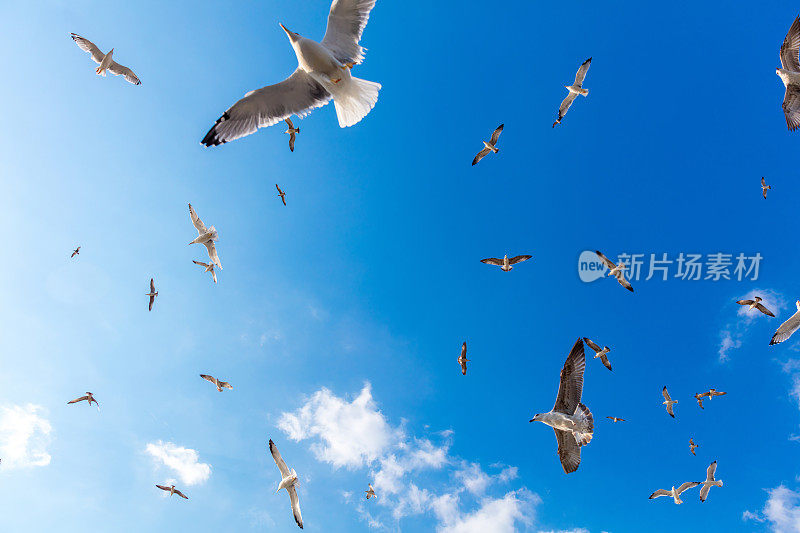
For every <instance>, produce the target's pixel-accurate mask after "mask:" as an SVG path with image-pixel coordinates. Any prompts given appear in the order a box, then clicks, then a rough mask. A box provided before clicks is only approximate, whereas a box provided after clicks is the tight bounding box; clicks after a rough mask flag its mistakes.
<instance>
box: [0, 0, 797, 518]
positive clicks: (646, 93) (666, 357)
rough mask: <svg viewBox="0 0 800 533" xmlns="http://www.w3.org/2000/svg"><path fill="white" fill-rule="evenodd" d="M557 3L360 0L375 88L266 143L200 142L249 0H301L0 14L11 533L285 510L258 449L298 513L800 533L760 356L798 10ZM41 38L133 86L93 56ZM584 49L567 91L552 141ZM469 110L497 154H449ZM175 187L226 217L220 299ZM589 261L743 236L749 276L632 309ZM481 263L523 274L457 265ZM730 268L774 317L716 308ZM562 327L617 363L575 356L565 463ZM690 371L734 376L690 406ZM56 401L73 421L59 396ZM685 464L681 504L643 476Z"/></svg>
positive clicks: (280, 5) (733, 296) (213, 218)
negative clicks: (581, 384)
mask: <svg viewBox="0 0 800 533" xmlns="http://www.w3.org/2000/svg"><path fill="white" fill-rule="evenodd" d="M572 6H573V8H574V9H573V11H572V12H570V13H569V15H567V16H565V15H564V12H563V9H564V7H563V4H561V3H555V2H522V3H512V4H508V5H503V6H499V7H495V8H492V9H487V8H486V5H485V4H484V3H478V2H472V1H467V2H463V3H461V4H460V7H459V9H458V10H453V9H452V5H450V4H447V3H433V4H432V3H407V2H405V3H398V2H386V1H384V0H378V3H377V5H376V7H375V9H374V10H373V12H372V16H371V18H370V22H369V24H368V26H367V28H366V31H365V32H364V37H363V40H362V44H363V45H364V46H365V47H367V48H368V52H367V56H366V61H365V62H364V64H362V65H360V66H358V67H356V69H354V75H356V76H358V77H362V78H365V79H368V80H373V81H378V82H380V83H382V84H383V89H382V91H381V93H380V99H379V101H378V104H377V106H376V107H375V109H374V110H373V111H372V112H371V113H370V114H369V115H368V116H367V117H366V118H365V119H364V120H363V121H362V122H361V123H359V124H358V125H357V126H355V127H353V128H348V129H340V128H339V127H338V125H337V122H336V117H335V113H334V109H333V107H332V106H330V105H329V106H326V107H325V108H322V109H319V110H316V111H314V112H313V113H312V114H311V115H310V116H308V117H307V118H305V119H303V120H302V121H296V123H297V122H299V125H300V127H301V129H302V132H301V134H300V136H299V137H298V139H297V147H296V151H295V152H294V153H290V152H289V151H288V149H287V137H286V136H285V135H283V134H282V132H283V129H284V128H282V127H281V126H280V125H279V126H275V127H272V128H268V129H265V130H262V131H259V132H258V133H257V134H255V135H252V136H249V137H247V138H244V139H241V140H238V141H235V142H232V143H230V144H227V145H225V146H222V147H217V148H213V149H206V148H203V147H201V146H200V144H199V141H200V139H201V138H202V137H203V135H204V134H205V133H206V131H207V130H208V128H209V127H210V126H211V125H212V124H213V122H214V120H215V119H216V118H217V117H218V116H219V115H220V114H221V113H222V112H223V111H224V110H225V109H226V108H227V107H228V106H229V105H231V104H232V103H233V102H235V101H236V100H237V99H238V98H240V97H241V96H242V95H243V94H244V93H245V92H247V91H249V90H251V89H255V88H258V87H261V86H263V85H267V84H271V83H274V82H277V81H279V80H280V79H283V77H284V76H286V75H287V74H288V73H290V72H291V71H292V69H294V68H295V66H296V60H295V57H294V54H293V53H292V50H291V48H290V47H289V44H288V41H287V39H286V36H285V34H284V33H283V32H282V31H281V29H280V27H279V26H278V22H283V23H284V24H285V25H286V26H287V27H288V28H290V29H292V30H294V31H299V32H300V33H302V34H303V35H306V36H309V37H312V38H321V37H322V35H323V33H324V29H325V21H326V15H327V11H328V8H329V2H328V1H327V0H313V1H311V2H305V3H300V4H298V3H285V2H274V1H260V2H253V1H251V2H238V3H234V4H230V3H227V4H223V3H219V2H216V3H210V2H208V3H197V2H184V1H175V2H168V3H164V2H153V1H148V0H143V1H140V2H118V1H108V2H103V3H102V4H98V3H96V2H88V1H85V0H76V1H70V2H63V1H58V2H56V1H43V2H5V3H3V4H2V5H0V27H2V30H3V34H4V36H5V38H6V42H7V43H8V46H6V48H5V52H4V53H2V54H0V69H2V72H3V73H4V79H5V83H4V84H2V86H1V87H0V95H2V100H3V102H5V105H4V106H3V118H4V123H5V127H4V128H2V129H0V161H2V165H1V166H0V173H1V174H0V175H2V183H3V194H2V195H0V223H2V226H3V227H4V228H5V230H6V231H5V232H4V245H5V249H6V257H5V259H4V261H3V262H2V263H0V276H2V279H4V280H5V281H6V283H5V288H4V301H5V305H3V306H1V307H0V354H2V355H0V360H1V361H2V372H0V457H2V459H3V462H2V465H0V501H2V502H3V506H2V507H3V509H4V512H3V520H4V526H5V530H7V531H56V530H57V531H67V532H69V531H79V530H81V531H82V530H85V529H86V528H87V527H89V528H94V529H98V530H101V531H121V532H124V531H141V530H143V529H147V528H157V527H160V528H164V527H172V528H175V527H178V528H179V529H182V530H190V529H191V530H195V531H212V530H213V531H217V530H222V531H248V530H269V531H294V530H295V529H296V526H295V524H294V521H293V520H292V517H291V513H290V511H289V505H288V498H287V497H286V495H285V494H283V493H281V494H277V495H276V494H275V493H274V491H275V488H276V486H277V483H278V481H279V479H278V471H277V468H276V467H275V465H274V463H273V461H272V458H271V457H270V456H269V455H268V450H267V441H268V439H269V438H272V439H273V440H275V442H276V443H277V445H278V447H279V448H280V450H281V452H282V454H283V457H284V458H285V459H286V460H287V462H288V463H289V465H290V466H292V467H294V468H295V469H296V470H297V472H298V473H299V474H300V478H301V486H300V489H299V492H300V500H301V507H302V510H303V517H304V521H305V525H306V530H308V531H326V532H352V531H373V530H377V531H384V530H386V531H431V530H438V531H448V532H454V531H460V532H470V531H515V530H517V531H534V532H542V531H570V530H572V531H575V530H577V531H590V532H592V533H594V532H601V531H636V530H641V529H642V525H643V524H647V529H648V530H650V531H675V530H684V531H687V530H701V529H704V530H725V531H738V530H743V531H800V482H798V481H797V479H798V475H800V463H798V461H797V457H798V453H797V452H798V446H799V445H800V444H798V442H797V440H796V438H795V436H796V435H798V434H800V427H799V426H800V413H799V412H798V402H800V353H798V352H799V351H800V345H798V344H797V341H796V340H795V339H791V340H789V341H787V342H785V343H783V344H780V345H778V346H773V347H770V346H768V345H767V344H768V342H769V339H770V337H771V335H772V333H773V332H774V330H775V329H776V328H777V326H778V325H779V324H780V322H782V321H783V320H784V319H785V318H786V317H787V316H788V315H789V314H790V313H791V312H792V311H793V309H794V304H793V303H792V302H794V301H795V300H796V299H797V298H798V297H800V293H798V292H797V283H796V271H797V267H798V262H797V260H796V259H795V258H794V255H793V252H792V243H791V242H787V239H786V237H785V236H786V234H787V230H790V229H791V228H794V226H795V224H796V222H795V218H796V203H795V202H794V201H793V200H794V199H795V198H797V195H798V194H800V185H798V184H797V182H796V180H794V179H793V178H792V176H793V175H794V173H795V172H796V166H797V157H795V156H794V154H795V153H796V150H795V147H796V143H797V138H796V135H792V134H790V133H788V132H787V131H786V125H785V122H784V118H783V116H782V111H781V107H780V104H781V100H782V97H783V86H782V84H781V82H780V80H779V79H778V77H777V76H776V75H775V73H774V72H775V71H774V69H775V67H777V66H779V63H778V48H779V46H780V43H781V42H782V40H783V38H784V36H785V34H786V31H787V29H788V28H789V26H790V24H791V22H792V20H793V18H794V17H795V15H796V12H795V11H793V10H792V9H791V7H787V6H785V5H783V6H779V5H760V6H759V7H758V9H757V10H756V9H754V8H753V5H752V4H751V3H744V2H733V3H731V2H726V3H724V4H723V3H721V2H720V3H707V4H704V5H697V3H671V4H669V5H658V6H657V7H656V6H652V7H651V6H647V5H642V4H641V3H632V2H623V3H618V4H617V5H613V6H610V5H608V4H603V5H600V4H597V3H589V2H579V3H576V4H572ZM70 32H76V33H79V34H81V35H83V36H85V37H87V38H89V39H91V40H92V41H94V42H95V43H96V44H98V46H100V47H101V48H102V49H104V50H107V49H109V48H111V47H114V48H115V55H114V58H115V60H118V61H119V62H121V63H123V64H125V65H128V66H130V67H131V68H133V69H134V70H135V72H136V73H137V75H138V76H139V77H140V78H141V80H142V83H143V84H142V85H141V86H139V87H135V86H132V85H129V84H127V83H125V82H124V81H123V80H122V79H120V78H115V77H110V78H99V77H97V76H95V75H94V72H93V69H94V65H93V63H92V62H91V61H90V60H89V58H88V57H87V55H86V54H85V53H83V52H81V51H80V50H79V49H78V48H77V47H76V46H75V44H74V43H73V42H72V41H71V39H70V38H69V33H70ZM590 56H592V57H593V58H594V59H593V62H592V66H591V69H590V70H589V73H588V76H587V78H586V82H585V87H587V88H588V89H589V91H590V92H589V96H588V97H587V98H580V99H579V100H578V101H577V102H576V103H575V105H574V106H573V108H572V109H571V110H570V112H569V114H568V115H567V116H566V118H565V119H564V121H563V124H562V125H561V126H559V127H557V128H556V129H552V128H551V127H550V126H551V124H552V122H553V120H555V116H556V112H557V109H558V105H559V103H560V102H561V100H562V98H563V97H564V96H565V95H566V91H565V89H564V88H563V86H564V85H566V84H568V83H570V82H571V81H572V79H573V77H574V74H575V70H576V69H577V67H578V65H580V63H581V62H582V61H583V60H584V59H586V58H587V57H590ZM501 122H502V123H505V131H504V133H503V135H502V136H501V138H500V143H499V146H500V153H499V154H498V155H496V156H495V155H490V156H489V157H487V158H486V159H485V160H484V161H482V162H481V163H480V164H479V165H478V166H476V167H474V168H473V167H470V162H471V160H472V158H473V156H474V155H475V153H476V152H477V151H478V149H480V147H481V144H480V142H481V140H482V139H485V138H488V136H489V135H490V134H491V131H492V130H493V129H494V128H495V127H496V126H497V125H498V124H499V123H501ZM761 176H766V178H767V180H768V182H769V183H771V184H772V185H773V190H772V191H771V192H770V195H769V198H768V199H767V200H764V199H763V198H762V197H761V194H760V188H759V180H760V177H761ZM275 183H279V184H280V185H281V187H282V188H283V189H284V190H285V191H286V193H287V202H288V206H287V207H284V206H283V205H282V204H281V203H280V201H279V199H278V198H277V196H276V195H275ZM188 202H191V203H192V205H193V206H195V208H196V209H197V211H198V213H199V215H200V216H201V217H202V218H203V220H204V221H205V222H206V223H207V224H214V225H215V226H216V227H217V229H218V230H219V232H220V240H219V242H218V251H219V254H220V257H221V260H222V263H223V266H224V270H223V271H221V272H220V273H219V278H220V279H219V284H218V285H216V286H215V285H214V284H213V283H211V280H210V278H209V276H208V274H204V273H203V272H202V270H201V269H199V268H197V267H196V266H195V265H193V264H192V263H191V261H192V260H193V259H197V260H203V259H204V258H205V251H204V249H203V248H202V247H200V246H196V245H195V246H187V245H186V243H188V242H189V241H190V240H191V239H192V238H194V236H195V232H194V229H193V228H192V226H191V224H190V222H189V217H188V209H187V206H186V204H187V203H188ZM77 245H81V246H82V248H81V254H80V256H79V257H78V258H76V259H74V260H70V259H69V254H70V252H71V250H72V249H73V248H74V247H75V246H77ZM594 249H600V250H603V251H604V252H605V253H606V254H607V255H609V256H611V257H615V256H616V255H617V254H619V253H623V252H627V253H633V252H637V253H646V254H650V253H656V254H661V253H668V254H670V255H671V256H675V255H677V254H679V253H681V252H684V253H690V252H693V253H702V254H711V253H716V252H726V253H732V254H738V253H740V252H741V253H747V254H754V253H756V252H758V253H760V254H761V255H762V256H763V257H764V259H763V262H762V264H761V269H760V275H759V279H758V280H756V281H742V282H738V281H720V282H710V281H696V282H692V281H684V280H677V279H670V280H669V281H659V280H650V281H639V282H638V283H634V286H635V288H636V293H634V294H630V293H628V292H627V291H625V290H623V289H622V288H620V287H619V286H618V285H617V284H616V283H615V282H614V281H612V280H603V281H602V282H601V281H598V282H595V283H591V284H586V283H582V282H581V281H580V279H579V278H578V274H577V259H578V256H579V254H580V252H581V251H583V250H594ZM505 253H508V254H509V255H516V254H522V253H528V254H531V255H533V259H532V260H531V261H529V262H527V263H524V264H522V265H519V266H518V267H517V268H515V269H514V270H513V271H512V272H510V273H507V274H506V273H503V272H501V271H500V270H499V269H496V268H491V267H488V266H486V265H482V264H481V263H480V262H479V259H481V258H483V257H489V256H502V255H503V254H505ZM150 277H155V279H156V285H157V288H158V290H159V296H158V299H157V301H156V304H155V307H154V309H153V312H151V313H148V312H147V298H146V296H145V293H146V292H147V288H148V286H147V284H148V281H149V279H150ZM754 291H755V293H758V294H763V295H766V296H767V297H768V298H769V299H770V302H771V303H773V305H774V306H775V310H776V311H777V312H776V314H777V315H778V317H777V318H774V319H771V318H768V317H765V316H757V317H749V316H745V315H742V314H740V313H739V311H740V308H739V307H738V306H736V305H735V304H734V301H735V300H737V299H739V298H742V297H744V296H746V295H748V294H753V293H754ZM580 336H588V337H591V338H592V339H594V340H595V341H597V342H598V343H601V344H603V345H608V346H610V347H611V348H612V350H613V351H612V353H611V360H612V363H613V364H614V372H613V373H612V372H608V371H607V370H606V369H605V368H603V367H602V365H601V364H600V363H599V362H598V361H594V360H593V361H589V362H588V365H587V371H586V377H585V383H586V384H585V388H584V403H586V405H587V406H589V408H590V409H591V410H592V412H593V413H594V415H595V421H596V429H595V436H594V440H593V441H592V442H591V444H590V445H588V446H587V447H586V448H584V450H583V462H582V464H581V466H580V469H579V470H578V471H577V472H576V473H575V474H571V475H569V476H567V475H565V474H564V473H563V471H562V469H561V466H560V465H559V462H558V458H557V456H556V453H555V451H556V443H555V438H554V436H553V432H552V430H550V429H549V428H547V427H545V426H544V425H541V424H529V423H528V419H529V418H530V417H531V416H532V415H533V414H535V413H538V412H543V411H546V410H548V409H550V407H551V406H552V402H553V400H554V398H555V394H556V390H557V386H558V372H559V370H560V368H561V365H562V364H563V361H564V359H565V357H566V355H567V353H568V351H569V349H570V347H571V346H572V344H573V342H574V341H575V339H576V338H578V337H580ZM725 339H728V340H727V341H725ZM465 340H466V341H467V343H468V345H469V355H470V359H472V362H471V363H470V370H469V373H468V375H467V376H466V377H463V376H461V374H460V372H459V369H458V365H457V363H456V357H457V356H458V352H459V348H460V345H461V343H462V342H463V341H465ZM723 342H726V344H725V346H727V348H725V349H723V348H724V346H723ZM200 373H210V374H213V375H216V376H219V377H220V378H223V379H227V380H229V381H231V382H232V383H233V385H234V387H235V389H234V390H233V391H225V392H224V393H222V394H220V393H217V392H216V391H215V390H214V388H213V387H212V386H211V385H210V384H208V383H206V382H204V381H203V380H201V379H200V378H199V377H198V374H200ZM663 385H667V386H668V387H669V389H670V392H671V393H672V395H673V397H675V398H676V399H678V400H679V401H680V403H679V404H678V406H677V407H676V414H677V418H676V419H675V420H673V419H671V418H670V417H669V416H667V414H666V413H665V412H664V410H663V407H662V406H661V401H662V399H661V394H660V391H661V387H662V386H663ZM709 387H716V388H717V389H720V390H726V391H728V395H727V396H726V397H724V398H721V399H715V400H713V401H712V402H707V403H706V409H705V410H704V411H701V410H700V409H699V408H698V407H697V405H696V404H695V403H694V401H693V399H692V395H693V394H694V393H695V392H699V391H701V390H706V389H708V388H709ZM87 390H90V391H92V392H94V393H95V395H96V397H97V399H98V400H99V402H100V404H101V410H100V411H99V412H98V411H97V410H96V409H95V408H94V407H91V408H90V407H88V406H87V405H86V404H85V403H84V404H79V405H71V406H67V405H66V402H67V401H68V400H70V399H72V398H74V397H76V396H78V395H81V394H83V392H84V391H87ZM607 415H614V416H621V417H624V418H626V419H628V420H629V421H628V422H627V423H625V424H616V425H612V424H611V423H610V422H609V421H607V420H605V419H604V417H605V416H607ZM690 437H692V438H694V440H695V442H697V443H698V444H700V445H701V447H700V448H699V449H698V450H697V457H693V456H692V455H691V454H690V453H689V449H688V440H689V438H690ZM715 459H716V460H717V461H718V464H719V467H718V470H717V474H718V477H719V478H720V479H722V480H724V482H725V486H724V487H723V488H722V489H713V490H712V492H711V496H710V497H709V499H708V501H706V502H705V503H703V504H701V503H700V502H699V501H698V499H697V493H696V492H695V493H687V494H690V496H687V497H686V498H684V500H685V501H686V503H685V504H684V505H681V506H679V507H677V506H675V505H673V504H672V503H671V502H669V501H667V500H665V499H659V500H656V501H649V500H648V499H647V496H648V495H649V494H650V493H651V492H652V491H653V490H655V489H657V488H668V487H670V486H672V485H673V484H678V483H681V482H683V481H686V480H692V479H699V478H701V477H702V476H703V475H704V473H705V468H706V466H707V465H708V464H709V463H710V462H711V461H712V460H715ZM170 465H171V466H170ZM168 480H175V481H174V482H175V484H176V485H178V486H179V488H181V489H183V490H184V491H185V492H186V493H187V494H188V495H189V496H190V500H189V501H183V500H180V501H178V500H177V499H165V498H164V497H163V496H162V494H160V493H159V492H160V491H158V490H157V489H155V487H154V484H155V483H164V482H165V481H168ZM368 482H372V483H373V485H375V487H376V490H377V491H378V492H379V498H378V500H370V501H369V502H365V501H364V500H363V498H362V497H363V492H362V491H363V490H364V489H365V488H366V485H367V483H368ZM598 493H599V494H600V495H601V496H600V497H598ZM602 495H608V497H602ZM487 524H489V525H487ZM487 528H488V529H487Z"/></svg>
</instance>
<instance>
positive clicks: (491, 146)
mask: <svg viewBox="0 0 800 533" xmlns="http://www.w3.org/2000/svg"><path fill="white" fill-rule="evenodd" d="M503 126H504V124H500V125H499V126H497V129H496V130H494V133H492V138H491V139H489V142H488V143H487V142H486V141H483V150H481V151H480V152H478V155H476V156H475V159H473V160H472V166H473V167H474V166H475V165H477V164H478V161H480V160H481V159H483V158H484V157H486V156H487V155H488V154H489V152H494V153H497V152H499V151H500V149H499V148H497V146H495V145H496V144H497V139H499V138H500V134H501V133H502V132H503Z"/></svg>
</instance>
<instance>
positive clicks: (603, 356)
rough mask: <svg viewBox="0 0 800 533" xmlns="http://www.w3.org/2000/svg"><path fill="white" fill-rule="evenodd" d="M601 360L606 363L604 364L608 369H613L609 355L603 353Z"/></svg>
mask: <svg viewBox="0 0 800 533" xmlns="http://www.w3.org/2000/svg"><path fill="white" fill-rule="evenodd" d="M600 360H601V361H602V362H603V365H604V366H605V367H606V368H607V369H609V370H611V362H610V361H609V360H608V356H606V355H605V354H604V355H601V356H600Z"/></svg>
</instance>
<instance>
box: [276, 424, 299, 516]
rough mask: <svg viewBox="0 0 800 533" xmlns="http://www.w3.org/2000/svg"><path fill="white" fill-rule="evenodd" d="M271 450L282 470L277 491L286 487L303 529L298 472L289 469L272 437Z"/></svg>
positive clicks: (295, 514) (293, 510) (279, 468)
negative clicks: (297, 487)
mask: <svg viewBox="0 0 800 533" xmlns="http://www.w3.org/2000/svg"><path fill="white" fill-rule="evenodd" d="M269 451H270V453H272V458H273V459H275V464H276V465H278V470H280V471H281V482H280V484H279V485H278V490H276V491H275V493H276V494H277V493H278V492H280V490H281V489H286V492H288V493H289V500H290V501H291V502H292V513H293V514H294V521H295V522H297V525H298V526H300V529H303V517H302V516H300V500H299V499H298V498H297V489H295V485H297V483H298V481H297V472H295V471H294V468H292V469H291V470H289V467H288V466H286V463H285V462H284V461H283V458H282V457H281V452H279V451H278V447H277V446H275V443H274V442H272V439H269Z"/></svg>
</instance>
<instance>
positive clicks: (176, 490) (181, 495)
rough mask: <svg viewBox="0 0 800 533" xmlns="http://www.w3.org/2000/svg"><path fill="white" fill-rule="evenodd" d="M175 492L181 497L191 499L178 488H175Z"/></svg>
mask: <svg viewBox="0 0 800 533" xmlns="http://www.w3.org/2000/svg"><path fill="white" fill-rule="evenodd" d="M175 494H177V495H178V496H180V497H181V498H183V499H184V500H188V499H189V497H188V496H187V495H186V494H184V493H182V492H181V491H179V490H178V489H175Z"/></svg>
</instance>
